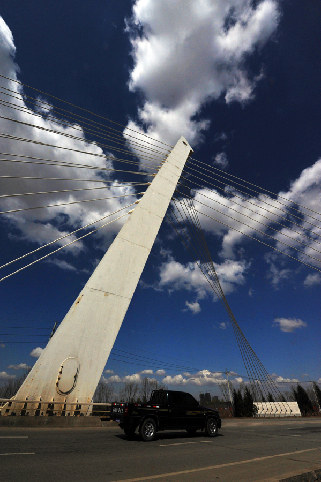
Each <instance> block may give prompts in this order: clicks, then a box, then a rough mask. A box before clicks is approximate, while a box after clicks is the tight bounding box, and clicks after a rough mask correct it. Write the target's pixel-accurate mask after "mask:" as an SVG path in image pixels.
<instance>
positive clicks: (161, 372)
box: [155, 370, 166, 377]
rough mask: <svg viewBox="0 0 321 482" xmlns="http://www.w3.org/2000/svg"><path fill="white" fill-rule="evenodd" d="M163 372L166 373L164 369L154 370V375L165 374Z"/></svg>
mask: <svg viewBox="0 0 321 482" xmlns="http://www.w3.org/2000/svg"><path fill="white" fill-rule="evenodd" d="M165 373H166V372H165V370H156V372H155V375H158V376H161V377H162V376H164V375H165Z"/></svg>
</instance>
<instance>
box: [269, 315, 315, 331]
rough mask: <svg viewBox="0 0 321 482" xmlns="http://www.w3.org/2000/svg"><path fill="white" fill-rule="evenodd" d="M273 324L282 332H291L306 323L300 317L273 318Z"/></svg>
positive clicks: (304, 325)
mask: <svg viewBox="0 0 321 482" xmlns="http://www.w3.org/2000/svg"><path fill="white" fill-rule="evenodd" d="M273 325H275V326H278V327H279V328H280V330H281V331H283V332H284V333H292V332H293V331H294V330H297V329H298V328H304V327H306V326H308V325H307V323H306V322H305V321H302V320H301V319H300V318H275V319H274V321H273Z"/></svg>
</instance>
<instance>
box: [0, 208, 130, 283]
mask: <svg viewBox="0 0 321 482" xmlns="http://www.w3.org/2000/svg"><path fill="white" fill-rule="evenodd" d="M134 204H135V203H132V204H129V205H127V206H124V207H123V208H121V209H118V210H117V211H114V212H113V213H110V214H108V215H106V216H103V217H102V218H100V219H98V220H97V221H95V222H93V223H90V224H96V223H97V222H100V221H102V220H103V219H105V218H107V217H109V216H112V215H113V214H116V213H118V212H120V211H122V210H124V209H126V208H129V207H131V206H134ZM129 213H130V211H128V212H127V213H125V214H122V215H121V216H118V217H117V218H116V219H113V220H112V221H109V222H108V223H104V224H102V225H101V226H99V227H98V228H96V229H93V230H92V231H89V233H86V234H84V235H83V236H80V237H79V238H76V239H74V240H73V241H70V242H69V243H67V244H64V245H63V246H60V247H59V248H57V249H55V250H54V251H51V252H50V253H48V254H46V255H44V256H42V257H41V258H38V259H36V260H34V261H32V262H31V263H28V264H27V265H25V266H22V267H21V268H19V269H17V270H16V271H14V272H12V273H9V274H8V275H6V276H3V277H2V278H1V279H0V282H1V281H4V280H5V279H7V278H10V277H11V276H13V275H15V274H17V273H19V272H20V271H23V270H24V269H26V268H29V267H30V266H32V265H34V264H35V263H38V262H39V261H42V260H43V259H46V258H48V257H49V256H51V255H53V254H55V253H57V252H58V251H61V250H62V249H64V248H66V247H67V246H70V245H72V244H74V243H76V242H78V241H80V240H81V239H83V238H85V237H87V236H89V235H91V234H93V233H95V232H97V231H99V230H100V229H102V228H104V227H105V226H107V225H109V224H112V223H113V222H115V221H118V220H119V219H121V218H123V217H124V216H127V215H128V214H129ZM90 224H88V225H87V226H89V225H90ZM80 229H84V227H82V228H79V230H80ZM79 230H78V231H79ZM73 232H76V231H73ZM71 234H72V233H69V235H65V236H63V237H67V236H70V235H71ZM60 239H62V237H61V238H60ZM56 241H57V240H55V241H53V242H51V243H48V244H47V245H46V246H48V245H49V244H52V243H54V242H56ZM44 247H45V246H41V247H40V248H38V249H37V250H34V251H33V253H34V252H35V251H39V249H42V248H44ZM29 254H31V252H29V253H27V254H26V255H24V256H20V257H19V258H17V259H15V260H12V261H10V262H9V263H6V264H5V265H3V266H1V267H0V268H3V267H4V266H8V264H10V263H13V262H14V261H18V259H22V258H23V257H25V256H28V255H29Z"/></svg>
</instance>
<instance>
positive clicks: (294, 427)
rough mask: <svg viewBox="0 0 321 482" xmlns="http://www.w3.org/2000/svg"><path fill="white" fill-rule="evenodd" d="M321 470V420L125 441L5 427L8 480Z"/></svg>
mask: <svg viewBox="0 0 321 482" xmlns="http://www.w3.org/2000/svg"><path fill="white" fill-rule="evenodd" d="M314 469H321V419H300V420H288V421H284V420H271V421H269V420H255V421H252V420H250V421H246V420H240V421H238V420H228V421H226V422H225V421H224V420H223V426H222V429H221V431H220V435H219V436H218V437H216V438H208V437H205V436H204V435H202V434H199V435H196V436H194V437H189V436H187V435H186V434H185V432H161V433H160V434H159V437H158V438H157V440H155V441H153V442H147V443H146V442H142V441H140V440H139V438H138V437H137V438H135V439H134V440H128V439H127V438H125V436H124V435H123V433H122V431H121V430H120V429H119V428H118V427H117V426H107V427H94V428H91V427H90V428H85V427H79V428H45V427H41V428H18V427H0V479H1V481H3V482H9V481H15V482H19V481H23V482H29V481H37V482H39V481H46V482H47V481H48V482H51V481H57V480H59V481H61V482H64V481H67V480H68V481H75V480H76V481H86V482H89V481H124V480H127V481H128V480H147V481H150V480H159V481H165V480H166V481H180V482H181V481H186V480H188V481H190V480H192V481H197V482H199V481H201V482H203V481H208V480H211V481H213V480H223V481H224V480H226V481H235V480H238V481H242V480H244V481H252V480H253V481H256V480H265V481H268V480H271V481H272V480H280V479H282V478H286V477H289V476H291V475H294V474H300V473H303V472H308V471H311V470H314Z"/></svg>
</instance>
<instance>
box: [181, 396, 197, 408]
mask: <svg viewBox="0 0 321 482" xmlns="http://www.w3.org/2000/svg"><path fill="white" fill-rule="evenodd" d="M184 395H185V397H184V398H185V400H184V405H186V407H190V408H194V407H198V402H197V401H196V400H195V398H194V397H193V396H192V395H190V394H189V393H184Z"/></svg>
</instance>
